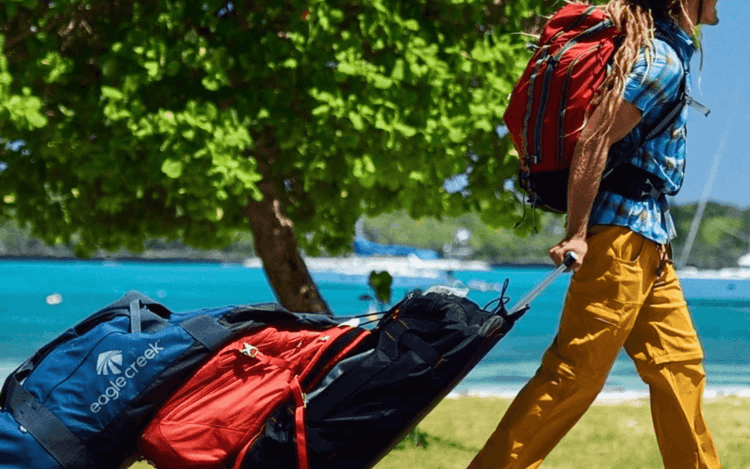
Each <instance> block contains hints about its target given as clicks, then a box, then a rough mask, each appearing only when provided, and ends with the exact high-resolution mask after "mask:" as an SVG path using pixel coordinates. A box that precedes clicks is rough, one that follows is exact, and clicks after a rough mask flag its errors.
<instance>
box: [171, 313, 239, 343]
mask: <svg viewBox="0 0 750 469" xmlns="http://www.w3.org/2000/svg"><path fill="white" fill-rule="evenodd" d="M180 327H182V328H183V329H185V332H187V333H188V334H190V335H191V336H193V338H194V339H195V340H197V341H198V342H200V343H201V344H203V346H204V347H206V348H207V349H209V350H213V349H215V348H216V347H218V346H219V345H221V344H222V343H224V341H225V340H227V339H228V338H230V337H231V336H232V331H230V330H229V329H227V328H226V327H224V326H222V325H221V324H219V323H218V322H217V321H216V319H214V318H212V317H211V316H206V315H205V314H201V315H199V316H195V317H192V318H190V319H187V320H185V321H182V322H181V323H180Z"/></svg>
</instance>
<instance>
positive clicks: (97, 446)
mask: <svg viewBox="0 0 750 469" xmlns="http://www.w3.org/2000/svg"><path fill="white" fill-rule="evenodd" d="M269 315H270V316H269ZM287 315H291V313H289V312H288V311H286V310H284V309H283V308H281V307H279V306H278V305H274V304H268V305H257V306H250V307H234V306H224V307H218V308H205V309H200V310H196V311H189V312H183V313H172V312H171V311H169V310H168V309H167V308H166V307H164V306H163V305H161V304H159V303H157V302H155V301H153V300H151V299H149V298H147V297H145V296H143V295H141V294H139V293H137V292H130V293H128V294H127V295H125V296H124V297H123V298H122V299H120V300H119V301H117V302H115V303H113V304H111V305H109V306H107V307H106V308H104V309H102V310H100V311H98V312H97V313H94V314H93V315H91V316H89V317H88V318H86V319H85V320H83V321H82V322H80V323H79V324H77V325H76V326H74V327H72V328H71V329H69V330H67V331H65V332H64V333H63V334H62V335H60V336H59V337H58V338H57V339H55V340H54V341H52V342H51V343H49V344H47V345H45V346H44V347H42V348H41V349H40V350H39V351H37V352H36V353H35V354H34V355H33V356H32V357H31V358H29V359H28V360H27V361H26V362H25V363H24V364H23V365H21V366H20V367H18V369H16V370H15V371H14V372H13V373H12V374H11V375H10V376H8V378H7V379H6V381H5V384H4V386H3V389H2V394H1V395H0V405H1V406H2V410H0V467H2V468H3V469H32V468H34V469H93V468H102V469H112V468H117V467H119V466H120V465H121V464H123V462H124V461H126V460H127V458H129V457H130V456H132V455H133V453H134V452H135V448H136V443H137V440H138V437H139V436H140V432H141V431H142V429H143V427H144V426H145V425H146V424H147V423H148V419H149V418H150V417H151V416H152V415H153V413H154V412H155V411H156V410H157V409H158V406H159V405H161V404H162V403H163V402H164V401H165V400H166V399H167V398H168V397H169V395H170V394H171V392H172V391H174V390H175V389H176V388H177V387H178V386H179V385H180V384H181V383H182V382H183V381H184V380H185V379H186V378H187V377H188V376H189V373H190V372H191V371H192V370H194V369H195V367H196V366H197V365H198V364H199V363H200V362H201V361H202V360H203V359H204V358H205V357H207V355H208V354H209V353H210V352H211V351H212V350H214V349H216V348H217V347H218V346H220V345H221V344H222V343H223V342H224V341H226V340H227V339H229V338H230V337H231V336H232V335H234V333H236V332H238V331H242V330H247V329H249V328H251V327H256V326H262V325H263V324H264V323H265V321H266V320H268V319H269V317H270V318H273V319H275V320H278V319H279V318H282V319H283V318H284V317H285V316H287Z"/></svg>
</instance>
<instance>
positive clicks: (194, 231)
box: [0, 0, 553, 310]
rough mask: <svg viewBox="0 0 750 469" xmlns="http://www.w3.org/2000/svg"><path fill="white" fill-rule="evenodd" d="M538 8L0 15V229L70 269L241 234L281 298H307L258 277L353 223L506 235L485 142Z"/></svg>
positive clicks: (346, 239)
mask: <svg viewBox="0 0 750 469" xmlns="http://www.w3.org/2000/svg"><path fill="white" fill-rule="evenodd" d="M552 3H553V2H552V1H551V0H547V1H545V0H494V1H479V0H442V1H429V0H422V1H419V0H410V1H395V0H363V1H357V2H352V1H343V0H307V1H293V0H288V1H283V2H279V1H254V2H245V1H239V0H238V1H230V2H227V1H225V0H204V1H197V2H195V1H187V0H148V1H146V0H143V1H124V0H98V1H96V0H89V1H82V0H56V1H41V0H10V1H8V2H5V3H4V5H3V6H2V7H0V136H2V138H4V139H5V143H6V144H5V146H4V148H3V147H0V161H2V162H3V164H4V165H3V166H2V167H0V171H2V173H0V181H2V184H0V217H13V218H15V219H17V220H18V221H19V222H20V223H21V224H30V225H31V226H32V227H33V230H34V233H35V235H37V236H39V237H41V238H42V239H44V240H45V241H46V242H47V243H55V242H64V243H68V242H71V240H73V241H74V244H75V245H76V250H77V253H78V254H79V255H81V256H85V255H87V254H88V253H90V252H93V251H94V250H96V249H107V250H114V249H117V248H120V247H126V248H128V249H130V250H133V251H138V250H140V249H141V248H142V244H143V242H144V241H145V240H147V239H153V238H166V239H182V240H184V241H185V242H186V243H187V244H189V245H192V246H196V247H205V248H208V247H217V246H223V245H226V244H228V243H230V242H231V241H232V240H233V239H234V238H235V236H236V234H237V233H238V232H242V231H247V230H251V231H252V232H253V236H254V238H255V240H256V245H255V249H256V251H257V254H258V255H259V256H260V257H261V258H263V261H264V265H265V267H266V271H267V272H268V273H269V278H270V280H271V283H272V285H273V286H274V288H275V289H276V292H277V296H280V297H282V296H283V295H280V291H281V290H289V289H291V290H290V291H289V293H290V296H291V297H294V296H305V292H306V291H307V290H309V288H308V287H309V285H308V286H304V285H302V283H305V282H302V281H301V280H299V279H297V280H295V278H294V277H293V276H292V277H289V276H287V277H284V276H283V275H281V276H280V277H275V276H274V275H273V274H274V272H276V271H287V273H290V274H292V273H295V272H297V271H300V272H301V273H302V274H303V276H304V275H306V270H305V268H304V263H303V262H301V259H298V258H297V257H295V256H294V255H293V253H294V252H296V251H297V247H298V246H300V247H302V248H303V249H304V250H305V251H306V252H308V253H309V254H313V255H314V254H316V253H317V252H318V251H319V250H320V249H325V250H326V251H327V252H329V253H338V252H341V251H342V250H345V249H348V248H349V246H350V245H351V240H352V237H353V235H354V224H355V221H356V220H357V219H358V218H359V217H360V216H362V215H368V216H376V215H378V214H381V213H384V212H389V211H393V210H396V209H405V210H407V211H408V213H409V214H410V215H411V216H412V217H414V218H421V217H441V216H446V215H447V216H458V215H460V214H462V213H466V212H470V211H477V212H479V213H481V216H482V219H483V221H484V222H485V223H488V224H489V225H491V226H503V225H510V224H513V223H515V222H516V221H518V219H519V216H520V213H521V210H522V207H521V204H519V202H518V200H517V198H516V196H515V195H514V193H513V192H512V191H506V190H505V183H506V181H507V180H508V179H509V178H511V177H512V176H513V175H514V174H515V172H516V157H515V156H514V155H513V154H512V152H511V151H510V149H511V145H510V142H509V141H508V139H507V138H502V139H501V138H499V136H498V135H497V133H496V131H495V129H496V126H497V125H498V124H500V123H501V117H502V114H503V111H504V109H505V105H506V104H507V97H508V95H509V93H510V91H511V89H512V86H513V83H514V82H515V80H516V78H517V77H518V75H519V74H520V72H521V70H522V68H523V66H524V65H525V62H526V60H527V59H528V53H527V52H526V50H525V43H526V38H525V37H524V36H523V35H520V34H517V33H519V32H521V31H524V30H525V29H526V28H527V27H529V24H530V18H535V17H537V15H539V14H540V13H542V12H543V10H544V9H545V7H548V6H549V5H551V4H552ZM12 142H15V144H11V143H12ZM461 177H464V178H466V181H467V184H466V185H465V186H464V187H461V189H462V190H449V189H448V188H446V185H445V181H446V180H451V178H461ZM276 273H279V272H276ZM281 273H283V272H281ZM285 282H286V285H285ZM285 298H287V296H284V297H283V298H281V300H282V303H284V304H285V305H288V307H289V306H291V309H300V308H303V307H304V308H306V309H307V310H321V309H322V310H324V309H325V306H324V304H323V306H320V305H318V306H315V305H313V306H309V305H310V304H311V303H309V302H308V303H307V304H305V303H303V304H301V305H299V304H298V305H291V304H290V303H291V301H290V300H285Z"/></svg>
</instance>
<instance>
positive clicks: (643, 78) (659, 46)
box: [623, 40, 683, 120]
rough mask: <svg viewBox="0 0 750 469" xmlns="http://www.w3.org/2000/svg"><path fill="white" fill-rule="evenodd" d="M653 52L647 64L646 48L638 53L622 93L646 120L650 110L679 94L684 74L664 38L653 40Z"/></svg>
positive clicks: (657, 109) (674, 53)
mask: <svg viewBox="0 0 750 469" xmlns="http://www.w3.org/2000/svg"><path fill="white" fill-rule="evenodd" d="M652 56H653V58H652V60H651V63H650V64H648V63H647V61H646V53H645V50H642V51H641V52H640V53H639V54H638V59H637V60H636V63H635V66H634V67H633V71H632V72H631V73H630V75H629V76H628V78H627V81H626V82H625V91H624V93H623V98H624V99H625V101H627V102H629V103H630V104H632V105H633V106H635V107H637V108H638V109H640V111H641V112H642V113H643V117H644V119H647V120H648V117H652V116H650V114H652V111H655V110H656V111H659V110H661V107H662V106H663V105H664V104H667V103H669V102H673V101H674V100H675V99H677V98H678V95H679V92H680V82H681V81H682V77H683V70H682V64H681V63H680V59H679V57H678V56H677V54H676V52H674V51H673V50H672V49H671V47H670V46H669V45H667V44H666V43H665V42H663V41H661V40H656V41H654V47H653V49H652Z"/></svg>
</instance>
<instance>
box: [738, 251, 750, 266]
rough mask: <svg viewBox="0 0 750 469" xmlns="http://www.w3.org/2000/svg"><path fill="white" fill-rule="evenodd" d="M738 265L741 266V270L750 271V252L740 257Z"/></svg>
mask: <svg viewBox="0 0 750 469" xmlns="http://www.w3.org/2000/svg"><path fill="white" fill-rule="evenodd" d="M737 264H739V266H740V268H741V269H750V252H748V253H747V254H745V255H744V256H742V257H740V258H739V259H738V260H737Z"/></svg>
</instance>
